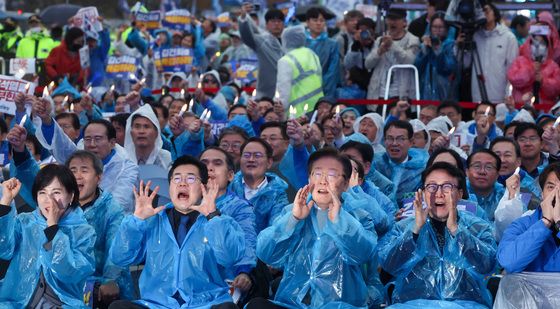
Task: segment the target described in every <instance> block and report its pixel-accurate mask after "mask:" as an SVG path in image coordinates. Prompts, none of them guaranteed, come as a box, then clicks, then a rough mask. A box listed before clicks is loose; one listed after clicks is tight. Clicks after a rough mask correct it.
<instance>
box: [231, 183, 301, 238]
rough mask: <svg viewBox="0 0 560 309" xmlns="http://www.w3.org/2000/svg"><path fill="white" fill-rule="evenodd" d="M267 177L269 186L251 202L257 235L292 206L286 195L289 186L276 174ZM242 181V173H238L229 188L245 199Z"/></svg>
mask: <svg viewBox="0 0 560 309" xmlns="http://www.w3.org/2000/svg"><path fill="white" fill-rule="evenodd" d="M265 177H266V179H267V181H268V184H267V185H266V186H265V187H263V188H261V189H260V190H259V192H257V194H256V195H255V196H253V198H251V199H250V200H249V202H250V203H251V204H252V205H253V208H254V211H255V217H256V229H257V230H256V232H257V234H259V233H260V232H261V231H262V230H264V229H265V228H267V227H269V226H271V225H272V222H273V221H274V219H276V217H278V216H279V215H280V214H281V213H282V210H283V209H284V207H286V206H287V205H288V204H290V202H289V201H288V195H287V194H286V190H287V189H288V184H287V183H286V182H285V181H284V180H283V179H282V178H280V177H278V175H276V174H274V173H266V174H265ZM242 179H243V175H242V174H241V172H237V173H236V174H235V177H234V178H233V181H232V182H231V183H230V185H229V188H230V190H231V191H233V192H234V193H235V194H236V195H237V196H238V197H240V198H243V199H244V198H245V186H244V184H243V181H242Z"/></svg>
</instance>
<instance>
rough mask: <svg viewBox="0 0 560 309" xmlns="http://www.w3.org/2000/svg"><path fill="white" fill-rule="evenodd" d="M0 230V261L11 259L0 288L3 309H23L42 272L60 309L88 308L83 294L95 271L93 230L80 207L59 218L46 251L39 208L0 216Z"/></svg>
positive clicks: (11, 211) (45, 223) (43, 227)
mask: <svg viewBox="0 0 560 309" xmlns="http://www.w3.org/2000/svg"><path fill="white" fill-rule="evenodd" d="M1 207H5V206H1ZM0 226H2V229H0V259H4V260H10V261H11V262H10V266H9V268H8V271H7V273H6V276H5V277H4V281H3V284H2V285H1V286H0V307H1V308H4V307H8V308H24V307H25V306H26V305H27V304H28V303H29V301H30V300H31V297H32V296H33V292H34V291H35V287H36V285H37V283H38V282H39V275H40V273H41V271H42V272H43V274H44V276H45V280H46V282H47V284H48V285H49V286H50V287H51V288H52V289H53V290H54V292H55V293H56V295H57V296H58V298H59V299H60V301H61V302H62V303H64V304H65V305H64V306H63V307H64V308H86V307H85V305H84V302H83V293H84V285H85V283H86V279H87V278H88V277H89V276H90V275H92V274H93V272H94V270H95V257H94V254H93V245H94V243H95V231H94V230H93V228H92V227H91V226H90V225H89V224H88V223H87V222H86V220H85V219H84V214H83V212H82V210H81V209H80V208H79V207H78V208H75V209H72V210H68V211H67V213H66V214H65V215H64V216H63V217H62V218H61V219H60V221H59V222H58V232H57V233H56V235H55V236H54V238H53V240H52V241H51V242H50V244H51V245H52V246H51V248H49V249H45V247H44V245H45V244H46V243H47V237H46V236H45V233H44V230H45V228H47V221H46V219H45V218H44V217H43V215H41V213H40V210H39V209H36V210H35V211H33V212H31V213H22V214H19V215H16V209H15V208H14V207H12V208H11V210H10V212H9V213H8V214H7V215H4V216H2V217H0Z"/></svg>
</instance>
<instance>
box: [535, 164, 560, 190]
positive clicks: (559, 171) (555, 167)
mask: <svg viewBox="0 0 560 309" xmlns="http://www.w3.org/2000/svg"><path fill="white" fill-rule="evenodd" d="M551 173H554V174H556V177H558V179H560V163H552V164H549V165H548V166H547V167H546V168H545V169H544V170H543V171H542V172H541V175H540V176H539V185H540V186H541V188H542V189H543V190H544V185H545V183H546V179H547V178H548V176H549V175H550V174H551Z"/></svg>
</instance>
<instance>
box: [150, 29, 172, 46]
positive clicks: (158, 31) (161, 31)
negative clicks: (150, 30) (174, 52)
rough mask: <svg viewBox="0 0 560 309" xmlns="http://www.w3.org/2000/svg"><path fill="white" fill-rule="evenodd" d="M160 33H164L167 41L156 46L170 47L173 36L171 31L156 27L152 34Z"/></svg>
mask: <svg viewBox="0 0 560 309" xmlns="http://www.w3.org/2000/svg"><path fill="white" fill-rule="evenodd" d="M160 33H163V34H165V37H166V38H167V42H166V43H165V44H163V45H159V46H158V48H170V47H171V43H172V41H173V37H172V36H171V32H169V31H167V30H165V29H158V30H156V31H155V32H154V36H155V37H157V36H158V34H160Z"/></svg>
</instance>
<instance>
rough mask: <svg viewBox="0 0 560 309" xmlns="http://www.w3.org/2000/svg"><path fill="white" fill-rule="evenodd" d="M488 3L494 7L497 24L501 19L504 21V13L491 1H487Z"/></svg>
mask: <svg viewBox="0 0 560 309" xmlns="http://www.w3.org/2000/svg"><path fill="white" fill-rule="evenodd" d="M486 5H488V6H489V7H490V8H491V9H492V11H493V12H494V18H495V19H496V24H499V23H500V21H502V13H500V10H498V8H497V7H496V5H494V4H493V3H490V1H486Z"/></svg>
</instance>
